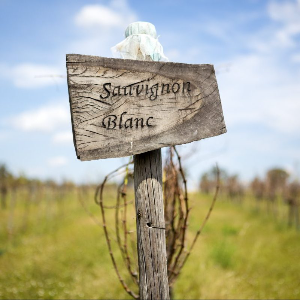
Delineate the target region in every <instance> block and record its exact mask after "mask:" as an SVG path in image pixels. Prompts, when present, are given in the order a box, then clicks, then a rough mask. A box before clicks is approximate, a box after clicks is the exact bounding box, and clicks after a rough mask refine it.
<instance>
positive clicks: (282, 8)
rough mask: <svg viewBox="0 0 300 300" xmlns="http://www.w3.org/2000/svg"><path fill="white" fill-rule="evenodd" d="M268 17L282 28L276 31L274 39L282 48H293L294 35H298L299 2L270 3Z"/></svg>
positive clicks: (299, 26)
mask: <svg viewBox="0 0 300 300" xmlns="http://www.w3.org/2000/svg"><path fill="white" fill-rule="evenodd" d="M268 13H269V16H270V17H271V18H272V19H273V20H275V21H278V22H281V23H282V25H283V26H282V28H281V29H280V30H278V31H277V33H276V37H277V39H278V41H279V42H280V44H281V45H283V46H287V47H289V46H294V45H295V41H294V39H293V38H294V37H295V35H297V34H299V33H300V0H298V1H280V2H274V1H272V2H270V4H269V6H268Z"/></svg>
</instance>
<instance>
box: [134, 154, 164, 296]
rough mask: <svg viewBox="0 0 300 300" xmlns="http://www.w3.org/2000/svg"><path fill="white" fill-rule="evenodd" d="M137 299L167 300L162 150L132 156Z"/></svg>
mask: <svg viewBox="0 0 300 300" xmlns="http://www.w3.org/2000/svg"><path fill="white" fill-rule="evenodd" d="M134 188H135V205H136V213H137V221H136V224H137V245H138V259H139V287H140V299H169V284H168V274H167V254H166V237H165V219H164V204H163V194H162V160H161V150H160V149H158V150H153V151H149V152H146V153H142V154H137V155H135V156H134Z"/></svg>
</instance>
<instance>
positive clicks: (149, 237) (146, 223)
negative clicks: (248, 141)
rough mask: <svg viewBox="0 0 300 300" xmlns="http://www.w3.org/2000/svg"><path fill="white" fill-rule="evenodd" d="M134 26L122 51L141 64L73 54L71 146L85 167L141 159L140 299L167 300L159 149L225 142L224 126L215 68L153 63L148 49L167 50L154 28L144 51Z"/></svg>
mask: <svg viewBox="0 0 300 300" xmlns="http://www.w3.org/2000/svg"><path fill="white" fill-rule="evenodd" d="M136 25H138V26H136V28H133V27H134V26H133V27H132V28H131V29H130V28H129V29H128V30H127V29H126V40H124V41H123V42H121V43H120V44H118V45H116V47H117V49H119V47H122V45H123V46H124V45H125V46H126V47H125V50H126V51H128V49H132V50H134V52H135V51H140V52H141V51H142V50H141V49H142V48H143V49H144V50H145V51H146V50H147V51H146V52H147V53H148V54H147V53H146V54H145V53H144V54H143V55H142V53H136V54H138V55H137V56H136V58H138V59H139V60H132V58H133V57H135V56H132V55H128V57H124V58H129V59H113V58H104V57H97V56H88V55H78V54H68V55H67V74H68V88H69V99H70V109H71V120H72V129H73V141H74V146H75V150H76V155H77V158H78V159H80V160H82V161H86V160H96V159H102V158H112V157H123V156H129V155H135V156H134V164H135V165H134V185H135V202H136V216H137V239H138V247H137V248H138V259H139V272H140V281H139V285H140V299H169V286H168V277H167V255H166V241H165V221H164V205H163V194H162V161H161V150H160V148H162V147H168V146H172V145H181V144H186V143H190V142H193V141H197V140H200V139H204V138H208V137H212V136H216V135H220V134H223V133H225V132H226V126H225V123H224V117H223V112H222V106H221V100H220V95H219V90H218V84H217V81H216V77H215V71H214V67H213V66H212V65H207V64H204V65H188V64H181V63H168V62H157V61H153V60H154V59H155V58H156V57H157V55H153V56H150V54H149V49H151V48H153V51H154V50H155V51H158V50H159V49H161V48H160V47H161V46H160V47H159V45H158V42H157V41H156V42H155V43H156V46H155V47H152V46H153V45H152V46H151V47H148V46H149V44H147V43H148V42H149V41H150V40H151V39H152V38H153V37H155V38H156V34H155V33H154V31H155V28H152V30H150V31H149V33H151V35H152V38H151V36H150V37H148V38H146V39H143V40H145V42H146V45H144V46H145V47H139V45H138V40H139V37H138V36H137V32H141V35H142V36H143V37H145V36H144V35H145V33H146V32H147V30H146V29H145V28H143V26H144V25H142V24H136ZM146 27H147V26H146ZM150 27H151V26H150ZM153 27H154V26H153ZM140 29H141V31H139V30H140ZM130 35H132V37H133V40H132V41H133V44H132V45H128V43H129V42H130V39H129V40H127V38H130ZM147 41H148V42H147ZM154 41H155V40H154ZM124 43H125V44H124ZM129 46H132V47H129ZM157 49H158V50H157ZM126 51H125V52H126ZM155 54H158V53H156V52H155ZM147 56H149V57H147ZM150 57H151V59H150ZM144 59H145V60H146V61H140V60H144ZM157 149H158V150H157Z"/></svg>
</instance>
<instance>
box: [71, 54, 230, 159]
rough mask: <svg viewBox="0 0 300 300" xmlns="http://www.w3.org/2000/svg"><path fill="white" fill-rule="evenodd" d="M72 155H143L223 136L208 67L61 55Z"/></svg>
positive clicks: (212, 74) (218, 103)
mask: <svg viewBox="0 0 300 300" xmlns="http://www.w3.org/2000/svg"><path fill="white" fill-rule="evenodd" d="M67 73H68V87H69V95H70V106H71V115H72V125H73V133H74V144H75V149H76V153H77V157H78V158H80V159H81V160H93V159H100V158H108V157H122V156H129V155H133V154H138V153H143V152H146V151H150V150H153V149H158V148H162V147H166V146H171V145H178V144H184V143H189V142H192V141H196V140H200V139H203V138H208V137H212V136H216V135H219V134H222V133H225V132H226V127H225V123H224V118H223V112H222V106H221V101H220V96H219V91H218V85H217V81H216V77H215V71H214V67H213V66H212V65H189V64H181V63H164V62H152V61H135V60H123V59H112V58H103V57H96V56H87V55H77V54H69V55H67Z"/></svg>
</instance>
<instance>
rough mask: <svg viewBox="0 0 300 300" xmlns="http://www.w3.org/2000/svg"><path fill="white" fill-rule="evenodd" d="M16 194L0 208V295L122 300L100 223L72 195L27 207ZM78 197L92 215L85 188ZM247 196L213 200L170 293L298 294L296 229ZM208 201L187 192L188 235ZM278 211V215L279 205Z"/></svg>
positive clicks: (277, 296)
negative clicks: (239, 201)
mask: <svg viewBox="0 0 300 300" xmlns="http://www.w3.org/2000/svg"><path fill="white" fill-rule="evenodd" d="M22 197H24V195H23V196H22V194H20V195H18V197H17V199H16V206H15V207H13V208H12V207H8V208H7V209H6V210H5V211H4V210H2V211H1V212H0V214H1V228H0V230H1V235H0V298H1V299H128V298H130V297H129V296H128V295H127V294H126V292H125V291H123V289H122V287H121V285H120V283H119V282H118V279H117V276H116V274H115V271H114V269H113V267H112V264H111V260H110V257H109V254H108V251H107V246H106V243H105V239H104V234H103V231H102V229H101V228H100V227H99V226H98V225H96V224H95V222H94V221H93V220H92V218H91V217H90V216H89V215H88V214H87V213H86V211H85V210H84V209H83V207H82V205H81V204H80V202H79V201H78V199H77V196H76V195H75V193H69V194H68V195H67V196H65V197H64V199H61V200H54V198H52V197H51V195H50V196H49V195H48V196H47V197H46V196H45V198H47V199H43V200H42V201H39V202H38V203H34V204H32V205H31V206H30V207H26V206H25V204H24V202H22V200H21V199H22ZM86 201H87V206H88V209H89V210H90V211H91V212H92V213H93V214H94V215H95V216H96V217H97V219H99V220H100V210H99V208H98V207H97V206H96V205H95V204H94V203H93V199H92V193H90V194H89V195H88V197H86ZM248 202H249V201H247V202H246V203H244V204H243V205H240V204H234V203H232V202H229V201H222V200H218V202H217V204H216V207H215V209H214V211H213V213H212V216H211V218H210V220H209V222H208V224H207V226H206V228H205V230H204V231H203V234H202V235H201V236H200V238H199V240H198V243H197V245H196V247H195V249H194V251H193V253H192V255H191V256H190V258H189V260H188V261H187V264H186V265H185V267H184V269H183V271H182V273H181V275H180V277H179V280H178V281H177V283H176V286H175V288H174V298H175V299H199V298H201V299H253V298H254V299H299V298H300V259H299V258H300V232H299V231H298V232H297V231H296V230H295V229H294V228H288V226H287V225H286V221H285V219H282V220H280V219H279V220H275V219H274V217H272V216H271V215H267V214H266V212H264V211H260V212H259V211H257V210H256V209H255V206H254V205H253V206H252V204H249V203H248ZM209 204H210V197H209V196H204V195H200V194H192V195H191V205H192V207H193V210H192V212H191V221H190V224H189V235H188V238H189V239H191V238H192V237H193V233H195V232H196V230H197V228H198V226H199V225H200V223H201V221H202V219H203V218H204V216H205V214H206V212H207V209H208V207H209ZM280 213H281V214H282V216H284V214H286V211H285V210H284V208H282V209H281V211H280ZM109 216H110V217H111V216H112V213H109ZM132 220H133V221H134V215H132ZM117 257H119V255H117ZM122 274H123V275H124V277H125V278H127V279H128V277H126V276H127V275H126V273H125V271H124V272H123V273H122ZM128 280H129V279H128Z"/></svg>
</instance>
